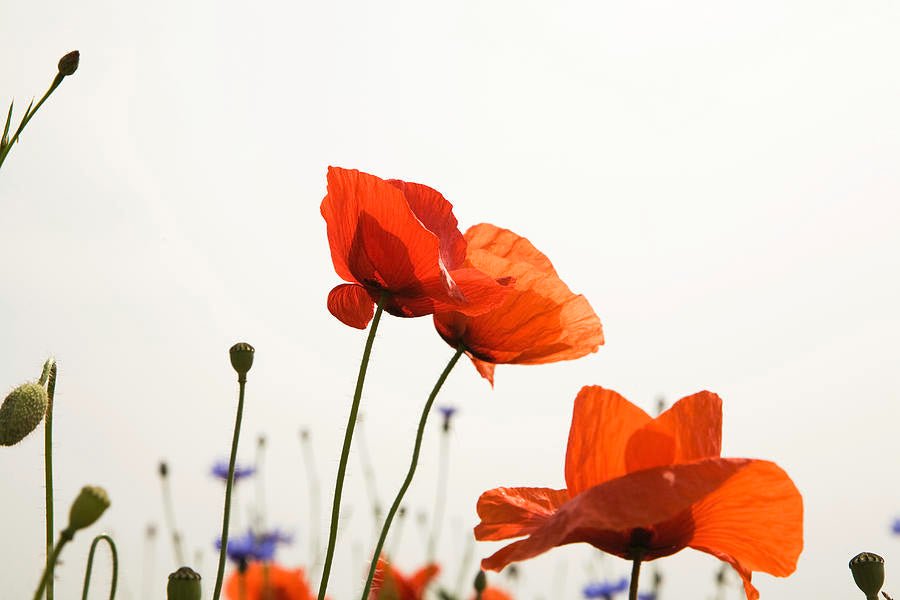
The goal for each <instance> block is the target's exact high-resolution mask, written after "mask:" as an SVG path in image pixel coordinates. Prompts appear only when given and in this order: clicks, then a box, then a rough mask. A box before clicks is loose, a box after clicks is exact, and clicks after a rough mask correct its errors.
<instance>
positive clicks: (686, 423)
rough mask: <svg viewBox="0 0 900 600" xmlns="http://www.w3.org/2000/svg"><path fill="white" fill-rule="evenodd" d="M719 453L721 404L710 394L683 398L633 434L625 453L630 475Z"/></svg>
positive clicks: (720, 450) (715, 455)
mask: <svg viewBox="0 0 900 600" xmlns="http://www.w3.org/2000/svg"><path fill="white" fill-rule="evenodd" d="M721 452H722V400H721V399H720V398H719V397H718V396H717V395H716V394H713V393H712V392H706V391H703V392H698V393H696V394H693V395H691V396H687V397H686V398H682V399H681V400H679V401H678V402H676V403H675V404H674V405H672V407H671V408H669V410H667V411H665V412H664V413H662V414H661V415H660V416H658V417H657V418H656V419H653V420H652V421H650V422H649V423H647V424H646V425H644V426H643V427H641V428H640V429H639V430H637V431H635V432H634V433H633V434H632V436H631V439H630V440H628V444H627V447H626V450H625V465H626V468H627V469H628V471H629V472H631V471H639V470H640V469H649V468H651V467H657V466H659V465H676V464H681V463H687V462H693V461H695V460H701V459H704V458H715V457H718V456H719V455H720V454H721Z"/></svg>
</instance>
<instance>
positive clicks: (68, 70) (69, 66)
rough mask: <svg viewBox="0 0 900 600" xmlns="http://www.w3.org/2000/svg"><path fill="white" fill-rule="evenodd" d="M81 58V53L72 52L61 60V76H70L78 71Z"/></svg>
mask: <svg viewBox="0 0 900 600" xmlns="http://www.w3.org/2000/svg"><path fill="white" fill-rule="evenodd" d="M80 58H81V53H79V52H78V50H72V51H71V52H69V53H68V54H66V55H65V56H63V57H62V58H61V59H59V65H57V66H58V68H59V74H60V75H62V76H64V77H65V76H68V75H71V74H72V73H74V72H75V71H77V70H78V60H79V59H80Z"/></svg>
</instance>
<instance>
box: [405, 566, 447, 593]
mask: <svg viewBox="0 0 900 600" xmlns="http://www.w3.org/2000/svg"><path fill="white" fill-rule="evenodd" d="M440 572H441V567H440V566H438V565H436V564H434V563H431V564H429V565H426V566H424V567H422V568H421V569H419V570H418V571H416V572H415V573H413V575H412V577H410V584H411V585H412V587H413V588H414V589H415V590H417V591H418V592H419V593H424V592H425V588H427V587H428V584H429V583H431V582H432V581H433V580H434V578H435V577H437V576H438V575H439V574H440Z"/></svg>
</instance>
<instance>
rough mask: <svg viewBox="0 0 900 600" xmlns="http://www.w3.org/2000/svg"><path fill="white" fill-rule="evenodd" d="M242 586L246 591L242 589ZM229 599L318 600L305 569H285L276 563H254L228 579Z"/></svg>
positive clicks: (226, 595)
mask: <svg viewBox="0 0 900 600" xmlns="http://www.w3.org/2000/svg"><path fill="white" fill-rule="evenodd" d="M242 588H243V591H242ZM225 597H226V598H228V600H315V598H316V594H314V593H313V592H312V590H311V589H310V587H309V583H308V582H307V581H306V575H305V574H304V573H303V569H285V568H283V567H280V566H278V565H276V564H274V563H261V562H251V563H250V564H249V565H248V566H247V570H246V571H245V572H244V573H243V574H241V573H240V572H238V571H237V570H235V571H234V572H232V573H231V576H229V577H228V581H226V582H225Z"/></svg>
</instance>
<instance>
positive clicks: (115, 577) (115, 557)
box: [81, 535, 119, 600]
mask: <svg viewBox="0 0 900 600" xmlns="http://www.w3.org/2000/svg"><path fill="white" fill-rule="evenodd" d="M101 541H104V542H106V543H107V544H108V545H109V551H110V554H111V558H112V580H111V581H110V584H109V600H113V598H115V597H116V583H117V582H118V581H119V554H118V552H116V543H115V542H114V541H113V539H112V538H111V537H109V536H108V535H98V536H97V537H95V538H94V541H93V542H91V550H90V552H89V553H88V560H87V567H86V568H85V570H84V587H83V588H82V590H81V600H87V597H88V588H90V586H91V571H92V570H93V568H94V553H95V552H96V551H97V545H98V544H99V543H100V542H101Z"/></svg>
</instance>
